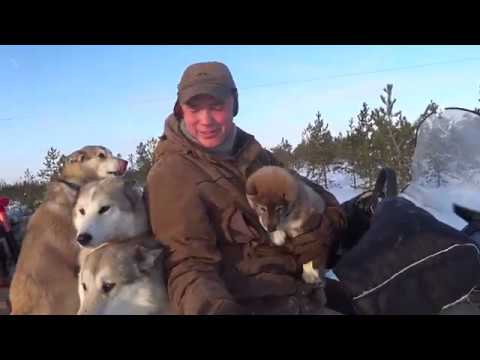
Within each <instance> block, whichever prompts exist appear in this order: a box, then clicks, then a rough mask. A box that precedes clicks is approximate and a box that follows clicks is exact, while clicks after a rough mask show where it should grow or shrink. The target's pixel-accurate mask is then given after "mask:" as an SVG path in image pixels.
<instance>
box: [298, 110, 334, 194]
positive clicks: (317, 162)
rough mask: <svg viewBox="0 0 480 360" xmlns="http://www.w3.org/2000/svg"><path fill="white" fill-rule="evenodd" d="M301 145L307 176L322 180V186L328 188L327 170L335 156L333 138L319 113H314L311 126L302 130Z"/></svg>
mask: <svg viewBox="0 0 480 360" xmlns="http://www.w3.org/2000/svg"><path fill="white" fill-rule="evenodd" d="M302 143H303V145H302V146H303V148H304V149H303V152H304V154H305V158H306V161H307V164H308V169H307V174H308V176H310V177H313V178H317V180H323V184H324V186H325V187H326V188H328V181H327V169H328V166H329V165H330V164H331V163H332V162H333V159H334V158H335V154H334V152H333V150H334V149H333V137H332V135H331V133H330V130H328V124H327V123H326V122H324V120H323V119H322V115H321V114H320V112H317V113H316V119H315V120H314V122H313V124H308V126H307V128H306V129H305V130H304V132H303V139H302Z"/></svg>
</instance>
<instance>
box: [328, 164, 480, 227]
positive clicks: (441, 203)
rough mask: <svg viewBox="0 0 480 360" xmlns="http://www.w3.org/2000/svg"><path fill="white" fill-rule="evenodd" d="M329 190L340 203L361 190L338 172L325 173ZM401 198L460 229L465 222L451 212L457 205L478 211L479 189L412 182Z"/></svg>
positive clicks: (453, 183) (456, 183)
mask: <svg viewBox="0 0 480 360" xmlns="http://www.w3.org/2000/svg"><path fill="white" fill-rule="evenodd" d="M327 178H328V182H329V186H328V191H330V192H331V193H332V194H334V195H335V197H336V198H337V200H338V201H339V202H340V203H342V202H344V201H347V200H349V199H352V198H353V197H355V196H357V195H359V194H360V193H362V192H363V191H364V190H362V189H354V188H353V187H352V186H351V183H352V180H351V176H350V175H349V174H347V173H346V172H345V171H342V170H340V169H338V170H336V171H330V172H329V173H328V176H327ZM400 196H402V197H404V198H406V199H408V200H410V201H412V202H413V203H415V204H416V205H417V206H419V207H421V208H423V209H425V210H426V211H428V212H429V213H431V214H432V215H433V216H435V217H436V218H437V219H438V220H440V221H442V222H444V223H446V224H448V225H450V226H452V227H454V228H456V229H458V230H461V229H462V228H463V227H464V226H465V225H466V222H465V221H463V220H462V219H461V218H460V217H458V216H457V215H456V214H455V213H454V212H453V208H452V207H453V204H454V203H456V204H458V205H461V206H465V207H467V208H471V209H476V210H480V188H479V187H478V186H477V185H475V184H471V183H469V182H459V181H453V180H452V181H451V182H449V183H447V184H445V185H442V186H440V187H436V186H434V185H429V184H424V183H422V184H419V183H417V182H413V183H411V184H410V185H409V186H408V187H407V188H406V189H405V190H404V192H403V193H401V194H400Z"/></svg>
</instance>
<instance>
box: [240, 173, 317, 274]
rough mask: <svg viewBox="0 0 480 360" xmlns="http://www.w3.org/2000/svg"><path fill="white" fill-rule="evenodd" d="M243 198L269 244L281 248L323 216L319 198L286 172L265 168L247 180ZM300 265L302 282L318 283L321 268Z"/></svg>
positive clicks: (310, 263)
mask: <svg viewBox="0 0 480 360" xmlns="http://www.w3.org/2000/svg"><path fill="white" fill-rule="evenodd" d="M246 195H247V199H248V202H249V204H250V206H251V207H252V208H253V209H254V210H255V212H256V213H257V215H258V218H259V221H260V224H261V225H262V226H263V228H264V229H265V230H266V231H268V232H269V234H270V238H271V240H272V242H273V243H274V244H275V245H277V246H282V245H284V244H285V242H286V241H287V238H290V239H292V238H295V237H297V236H298V235H301V234H303V233H305V232H306V231H308V228H309V226H310V224H311V223H316V222H318V220H319V219H320V217H321V215H322V214H323V213H324V211H325V208H326V204H325V201H324V200H323V198H322V197H321V196H320V195H319V194H318V193H316V192H315V191H314V190H313V189H312V188H310V187H309V186H307V185H306V184H305V183H304V182H303V181H301V180H300V179H299V178H296V177H295V176H294V175H293V174H291V173H290V172H289V171H288V170H286V169H284V168H282V167H278V166H265V167H262V168H260V169H259V170H257V171H256V172H254V173H253V174H252V175H251V176H250V177H249V178H248V180H247V183H246ZM315 265H316V267H314V266H313V263H312V262H308V263H306V264H303V275H302V276H303V279H304V281H305V282H307V283H321V282H322V281H323V275H324V274H323V273H324V272H325V268H324V265H325V264H315Z"/></svg>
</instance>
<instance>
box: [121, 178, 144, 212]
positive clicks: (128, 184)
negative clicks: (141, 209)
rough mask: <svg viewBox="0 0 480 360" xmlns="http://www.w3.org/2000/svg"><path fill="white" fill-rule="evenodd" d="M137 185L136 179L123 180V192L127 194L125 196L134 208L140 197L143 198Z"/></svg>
mask: <svg viewBox="0 0 480 360" xmlns="http://www.w3.org/2000/svg"><path fill="white" fill-rule="evenodd" d="M136 185H137V183H136V182H135V180H125V181H124V182H123V193H124V194H125V197H126V198H127V200H128V202H129V203H130V205H131V206H132V209H134V208H135V207H136V205H137V202H138V199H140V198H141V195H140V194H139V192H138V190H137V189H136Z"/></svg>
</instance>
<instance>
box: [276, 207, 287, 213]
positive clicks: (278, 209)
mask: <svg viewBox="0 0 480 360" xmlns="http://www.w3.org/2000/svg"><path fill="white" fill-rule="evenodd" d="M284 208H285V207H284V206H277V207H276V208H275V211H276V212H282V211H283V209H284Z"/></svg>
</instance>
